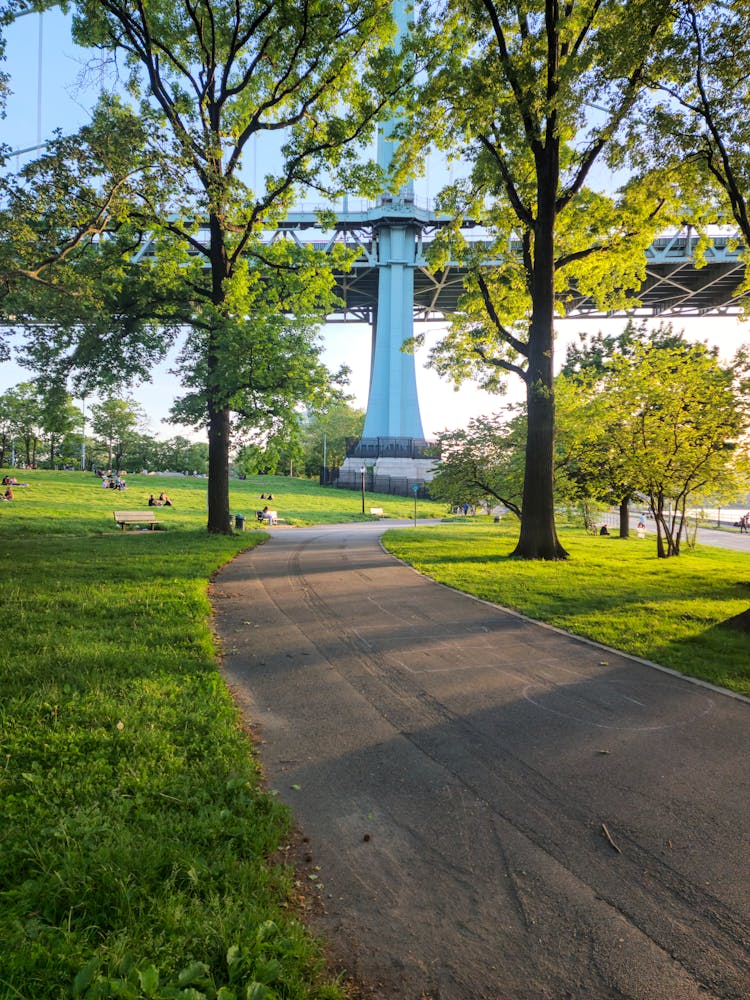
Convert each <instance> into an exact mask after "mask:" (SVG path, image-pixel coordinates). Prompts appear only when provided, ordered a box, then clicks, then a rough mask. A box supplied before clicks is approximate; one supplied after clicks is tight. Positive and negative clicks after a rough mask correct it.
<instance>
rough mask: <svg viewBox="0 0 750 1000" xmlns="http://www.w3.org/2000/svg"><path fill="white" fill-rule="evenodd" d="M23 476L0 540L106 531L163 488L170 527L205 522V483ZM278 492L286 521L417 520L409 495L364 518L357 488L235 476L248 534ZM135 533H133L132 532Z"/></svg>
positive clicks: (234, 505) (5, 507) (429, 509)
mask: <svg viewBox="0 0 750 1000" xmlns="http://www.w3.org/2000/svg"><path fill="white" fill-rule="evenodd" d="M17 478H18V479H19V480H21V481H23V482H28V484H29V486H28V488H26V489H24V488H16V487H13V490H14V493H15V500H13V501H12V502H11V503H0V538H2V537H4V536H8V535H11V536H15V535H17V534H18V533H19V532H22V533H23V534H65V535H91V534H102V533H106V532H110V531H114V530H119V529H116V527H115V523H114V521H113V519H112V512H113V511H115V510H147V509H148V507H147V503H148V496H149V493H154V494H155V495H156V496H158V495H159V493H160V492H161V491H162V490H165V491H166V492H167V493H168V494H169V497H170V499H171V500H172V502H173V504H174V506H173V507H163V508H158V509H157V510H156V516H157V518H158V519H159V520H160V521H161V523H162V526H163V527H164V528H180V529H198V528H203V527H205V524H206V482H207V481H206V480H205V479H200V478H193V477H185V476H141V475H128V476H127V482H128V488H127V489H126V490H124V491H123V492H119V491H116V490H108V489H102V488H101V485H100V482H99V480H98V479H97V478H96V477H95V476H93V475H92V474H91V473H82V472H47V471H44V470H38V471H32V472H19V473H17ZM269 492H270V493H273V496H274V499H273V502H272V503H271V504H270V505H269V506H270V507H271V508H272V509H273V510H276V511H278V514H279V518H280V520H281V521H282V523H285V524H296V525H302V524H328V523H343V522H347V521H362V520H365V521H371V520H374V518H372V517H371V516H370V514H369V510H370V507H382V508H383V511H384V513H385V515H386V516H387V517H389V518H412V517H413V516H414V500H413V499H411V498H409V497H394V496H386V495H383V494H382V493H367V494H366V496H365V512H366V513H365V515H364V517H363V516H362V496H361V494H360V493H359V491H356V490H354V491H352V490H337V489H334V488H332V487H326V488H321V487H320V486H318V484H317V483H314V482H311V481H310V480H306V479H289V478H287V477H285V476H253V477H251V478H249V479H246V480H239V479H233V480H232V481H231V488H230V492H229V502H230V510H231V512H232V514H233V515H234V514H244V516H245V519H246V521H245V527H246V529H248V528H251V527H253V526H254V524H253V522H254V520H255V512H256V510H261V509H262V508H263V506H264V504H265V501H263V500H261V499H260V494H261V493H265V494H268V493H269ZM444 511H445V505H444V504H436V503H433V502H432V501H429V500H418V501H417V516H418V517H440V516H441V515H442V514H443V512H444ZM130 530H132V529H130Z"/></svg>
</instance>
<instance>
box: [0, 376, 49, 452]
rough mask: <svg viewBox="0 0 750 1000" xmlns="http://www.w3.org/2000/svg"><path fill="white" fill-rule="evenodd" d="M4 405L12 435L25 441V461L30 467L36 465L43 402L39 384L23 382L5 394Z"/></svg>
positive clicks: (13, 437)
mask: <svg viewBox="0 0 750 1000" xmlns="http://www.w3.org/2000/svg"><path fill="white" fill-rule="evenodd" d="M3 407H4V410H5V413H6V415H7V417H8V418H9V429H10V436H11V438H12V439H16V438H19V439H20V440H21V441H22V443H23V451H24V462H25V464H26V465H27V466H29V467H34V466H35V465H36V449H37V445H38V444H39V437H40V433H41V431H40V419H41V409H42V403H41V398H40V395H39V391H38V388H37V386H36V385H35V384H34V383H33V382H21V383H20V384H19V385H17V386H15V387H14V388H13V389H8V390H7V391H6V392H5V393H4V394H3Z"/></svg>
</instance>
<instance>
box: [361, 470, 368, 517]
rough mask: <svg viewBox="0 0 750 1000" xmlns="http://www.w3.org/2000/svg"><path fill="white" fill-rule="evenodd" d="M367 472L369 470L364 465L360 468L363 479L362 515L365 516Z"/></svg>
mask: <svg viewBox="0 0 750 1000" xmlns="http://www.w3.org/2000/svg"><path fill="white" fill-rule="evenodd" d="M365 472H367V469H366V468H365V467H364V465H361V466H360V467H359V474H360V476H361V477H362V513H363V514H364V512H365Z"/></svg>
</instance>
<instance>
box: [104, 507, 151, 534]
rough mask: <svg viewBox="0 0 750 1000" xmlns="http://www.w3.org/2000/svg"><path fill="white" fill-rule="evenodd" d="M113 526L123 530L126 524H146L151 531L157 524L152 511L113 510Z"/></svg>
mask: <svg viewBox="0 0 750 1000" xmlns="http://www.w3.org/2000/svg"><path fill="white" fill-rule="evenodd" d="M112 514H113V515H114V519H115V524H118V525H119V526H120V527H121V528H122V530H123V531H124V530H125V525H126V524H147V525H148V526H149V527H150V529H151V530H152V531H153V530H154V526H155V525H157V524H158V523H159V522H158V521H157V520H156V514H155V513H154V511H153V510H113V511H112Z"/></svg>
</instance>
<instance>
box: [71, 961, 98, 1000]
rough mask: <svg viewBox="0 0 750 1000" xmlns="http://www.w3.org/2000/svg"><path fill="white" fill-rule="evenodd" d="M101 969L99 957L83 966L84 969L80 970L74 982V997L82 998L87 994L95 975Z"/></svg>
mask: <svg viewBox="0 0 750 1000" xmlns="http://www.w3.org/2000/svg"><path fill="white" fill-rule="evenodd" d="M98 968H99V959H98V958H97V957H94V958H90V959H89V961H88V962H87V963H86V964H85V965H84V966H83V968H82V969H79V970H78V973H77V975H76V977H75V979H74V980H73V996H74V997H80V996H83V994H84V993H85V992H86V990H87V989H88V988H89V986H90V985H91V982H92V980H93V978H94V973H95V972H96V970H97V969H98Z"/></svg>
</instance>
